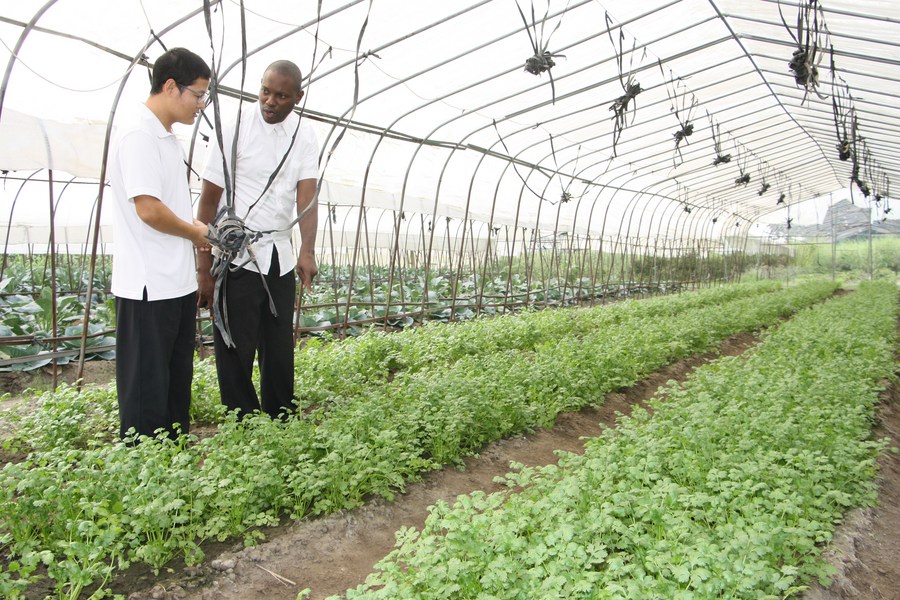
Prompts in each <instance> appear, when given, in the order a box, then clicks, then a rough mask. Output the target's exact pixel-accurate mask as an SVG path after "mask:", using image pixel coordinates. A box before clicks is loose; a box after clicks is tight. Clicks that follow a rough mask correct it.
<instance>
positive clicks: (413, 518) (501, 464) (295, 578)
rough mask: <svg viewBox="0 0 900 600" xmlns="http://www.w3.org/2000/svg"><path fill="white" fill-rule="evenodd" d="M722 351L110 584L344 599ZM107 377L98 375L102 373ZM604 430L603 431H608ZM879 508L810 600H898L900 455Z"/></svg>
mask: <svg viewBox="0 0 900 600" xmlns="http://www.w3.org/2000/svg"><path fill="white" fill-rule="evenodd" d="M754 343H756V338H755V337H754V336H752V335H749V334H745V335H740V336H736V337H733V338H731V339H729V340H728V341H726V342H725V343H724V344H722V346H721V347H720V351H719V353H720V354H722V355H737V354H740V353H742V352H743V351H744V350H746V349H747V348H748V347H750V346H751V345H753V344H754ZM716 356H718V354H716V353H711V354H707V355H702V356H696V357H693V358H691V359H690V360H685V361H681V362H678V363H676V364H674V365H671V366H669V367H667V368H665V369H663V370H660V371H658V372H656V373H653V374H652V375H651V376H650V377H648V378H647V379H645V380H644V381H642V382H640V383H638V384H637V385H635V386H633V387H631V388H628V389H624V390H619V391H617V392H614V393H611V394H609V395H608V396H607V397H606V399H605V401H604V402H603V404H602V406H601V407H600V408H599V409H593V408H588V409H585V410H582V411H580V412H577V413H566V414H562V415H560V416H559V417H558V419H557V422H556V425H555V426H554V427H553V428H552V429H541V430H538V431H536V432H534V433H532V434H528V435H522V436H518V437H514V438H511V439H506V440H502V441H499V442H496V443H494V444H491V445H490V446H488V447H486V448H485V449H484V450H483V451H482V452H481V454H480V455H479V456H475V457H471V458H469V459H467V460H466V461H465V466H464V468H462V469H454V468H445V469H442V470H439V471H434V472H431V473H428V474H426V475H425V476H424V478H423V480H422V481H420V482H418V483H415V484H411V485H409V486H408V487H407V489H406V491H405V492H404V493H403V494H400V495H398V496H397V497H396V498H395V499H394V500H393V501H391V502H387V501H384V500H381V499H373V500H371V501H370V502H368V503H367V504H366V505H365V506H362V507H359V508H357V509H354V510H351V511H344V512H341V513H337V514H334V515H330V516H327V517H323V518H318V519H311V520H304V521H295V522H291V521H285V522H284V523H283V524H282V525H281V526H278V527H272V528H267V529H265V530H264V533H265V535H266V539H267V540H268V541H266V542H264V543H262V544H260V545H259V546H257V547H254V548H246V549H245V548H243V547H242V545H241V544H240V543H238V544H212V545H207V546H205V547H204V550H205V552H206V560H205V561H204V563H203V564H202V565H199V566H196V567H185V566H184V565H174V564H173V565H171V566H170V568H169V569H167V570H166V571H164V572H162V573H160V574H159V575H154V574H153V573H151V572H149V571H148V570H147V569H146V568H145V567H135V568H132V569H131V570H129V571H128V572H126V573H124V574H123V575H122V576H120V577H118V578H117V579H116V580H115V581H114V582H113V583H112V589H113V590H114V592H116V593H119V594H124V595H126V597H127V598H128V600H151V599H153V600H252V599H255V598H264V599H266V600H282V599H283V600H295V599H296V598H297V597H298V596H297V595H298V592H300V591H301V590H304V589H306V588H309V589H310V590H311V592H310V593H309V595H308V596H305V597H306V598H308V599H310V600H319V599H322V598H326V597H327V596H329V595H332V594H341V593H343V592H344V591H345V590H347V589H349V588H352V587H355V586H356V585H358V584H360V583H362V582H363V581H364V580H365V577H366V575H368V574H369V573H370V572H371V571H372V569H373V566H374V565H375V563H377V562H378V561H379V560H380V559H381V558H383V557H384V556H385V555H386V554H387V553H388V552H390V550H391V549H392V548H393V546H394V532H395V531H397V530H398V529H400V528H401V527H416V528H421V527H422V525H423V524H424V521H425V518H426V516H427V514H428V507H429V506H431V505H432V504H434V503H435V502H436V501H438V500H446V501H448V502H452V501H453V500H454V499H455V498H456V496H458V495H460V494H466V493H469V492H472V491H474V490H484V491H486V492H491V491H495V490H498V489H500V487H501V486H500V485H499V484H497V483H496V482H495V481H494V478H495V477H497V476H500V475H504V474H505V473H506V472H507V471H508V470H509V464H510V462H511V461H517V462H521V463H524V464H528V465H542V464H548V463H551V462H556V459H557V456H556V454H555V452H556V451H557V450H567V451H571V452H581V451H582V450H583V442H582V438H583V437H594V436H597V435H599V434H600V432H601V430H602V427H603V426H614V425H615V420H616V418H617V416H618V415H619V414H620V413H623V414H627V413H628V412H630V409H631V407H632V406H633V405H634V404H637V403H644V402H645V401H646V400H648V399H649V398H650V397H652V396H653V394H654V393H655V392H656V391H657V389H658V388H659V387H660V386H662V385H664V384H665V383H666V382H667V381H669V380H678V381H680V380H683V379H684V378H685V377H686V375H687V374H688V373H689V372H690V371H691V370H692V369H694V368H695V367H697V366H699V365H702V364H704V363H706V362H708V361H710V360H712V359H714V358H716ZM98 370H99V369H98ZM601 424H602V425H601ZM874 435H875V437H877V438H888V439H889V440H890V446H891V447H900V387H898V386H897V385H894V386H893V387H892V388H890V389H888V390H887V391H886V392H885V393H884V395H883V397H882V403H881V405H880V408H879V411H878V418H877V422H876V424H875V428H874ZM879 463H880V476H879V486H880V492H879V505H878V506H877V507H875V508H868V509H860V510H856V511H853V512H852V513H850V514H849V515H848V516H847V518H846V520H845V522H844V524H842V525H841V526H840V527H839V529H838V531H837V532H836V536H835V539H834V543H833V544H832V545H831V546H830V547H829V549H827V550H826V555H827V556H828V559H829V560H830V561H831V562H832V563H833V564H834V565H835V566H836V568H837V569H838V575H837V576H836V577H835V579H834V583H833V585H832V586H831V587H830V588H828V589H823V588H821V587H820V586H818V585H816V586H813V588H812V589H810V590H809V591H808V592H807V593H806V594H805V596H804V598H806V599H807V600H831V599H849V598H853V599H862V600H868V599H872V600H876V599H878V600H883V599H893V600H900V453H896V452H885V453H883V455H882V456H881V458H880V461H879Z"/></svg>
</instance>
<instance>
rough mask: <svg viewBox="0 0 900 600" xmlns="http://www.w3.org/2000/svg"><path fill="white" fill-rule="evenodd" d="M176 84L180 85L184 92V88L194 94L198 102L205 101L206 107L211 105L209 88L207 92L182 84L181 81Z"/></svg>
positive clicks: (179, 87)
mask: <svg viewBox="0 0 900 600" xmlns="http://www.w3.org/2000/svg"><path fill="white" fill-rule="evenodd" d="M176 85H178V89H179V90H181V91H182V92H183V91H184V90H187V91H189V92H190V93H191V94H192V95H193V96H194V98H196V99H197V102H202V103H203V106H204V107H206V106H209V101H210V100H212V98H211V97H210V95H209V90H207V91H205V92H198V91H197V90H192V89H191V88H189V87H188V86H186V85H181V84H180V83H179V84H176Z"/></svg>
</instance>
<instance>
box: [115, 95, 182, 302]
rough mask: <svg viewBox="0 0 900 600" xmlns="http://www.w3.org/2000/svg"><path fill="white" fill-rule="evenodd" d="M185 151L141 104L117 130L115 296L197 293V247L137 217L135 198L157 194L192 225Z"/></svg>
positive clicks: (159, 297) (158, 297)
mask: <svg viewBox="0 0 900 600" xmlns="http://www.w3.org/2000/svg"><path fill="white" fill-rule="evenodd" d="M186 173H187V167H186V165H185V163H184V150H183V149H182V147H181V143H180V142H179V141H178V139H177V138H176V137H175V134H174V133H172V132H170V131H166V129H165V128H164V127H163V124H162V123H161V122H160V121H159V119H158V118H157V117H156V115H154V114H153V112H152V111H151V110H150V109H149V108H147V107H146V106H145V105H143V104H141V105H140V107H138V109H137V114H136V115H134V118H133V119H130V120H129V122H128V123H127V124H125V125H123V126H120V127H117V130H116V133H115V136H114V138H113V142H112V145H111V150H110V161H109V182H110V186H111V189H112V208H113V226H114V228H115V229H114V231H115V240H114V241H115V243H114V250H113V271H112V293H113V294H114V295H115V296H117V297H119V298H129V299H132V300H141V299H142V298H143V294H144V288H146V290H147V299H148V300H165V299H169V298H180V297H182V296H186V295H187V294H190V293H191V292H194V291H196V290H197V276H196V264H195V261H194V248H193V244H192V243H191V242H190V241H189V240H186V239H184V238H180V237H178V236H174V235H169V234H165V233H161V232H159V231H157V230H156V229H153V228H152V227H150V226H149V225H147V224H146V223H144V221H142V220H141V218H140V217H138V214H137V211H136V210H135V205H134V198H135V197H136V196H142V195H146V196H153V197H154V198H157V199H159V200H160V201H161V202H162V203H163V204H165V205H166V206H168V207H169V209H171V211H172V212H173V213H175V215H176V216H178V217H179V218H181V219H183V220H184V221H187V222H188V223H190V222H192V221H193V214H194V211H193V207H192V206H191V192H190V188H189V187H188V181H187V175H186Z"/></svg>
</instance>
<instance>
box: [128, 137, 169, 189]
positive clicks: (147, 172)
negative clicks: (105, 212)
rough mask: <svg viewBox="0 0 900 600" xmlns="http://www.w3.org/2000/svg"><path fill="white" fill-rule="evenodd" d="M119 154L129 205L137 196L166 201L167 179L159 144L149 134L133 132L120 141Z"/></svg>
mask: <svg viewBox="0 0 900 600" xmlns="http://www.w3.org/2000/svg"><path fill="white" fill-rule="evenodd" d="M117 153H118V161H119V168H120V169H121V175H122V188H123V190H124V192H125V198H127V200H128V201H129V202H134V199H135V198H136V197H137V196H153V197H154V198H157V199H159V200H163V191H162V182H163V180H164V179H165V178H164V176H163V172H162V160H161V158H160V155H159V150H158V149H157V147H156V140H154V139H153V138H152V137H151V136H150V135H149V134H148V133H146V132H143V131H132V132H129V133H128V134H126V135H125V136H124V137H123V138H122V139H120V140H119V145H118V148H117Z"/></svg>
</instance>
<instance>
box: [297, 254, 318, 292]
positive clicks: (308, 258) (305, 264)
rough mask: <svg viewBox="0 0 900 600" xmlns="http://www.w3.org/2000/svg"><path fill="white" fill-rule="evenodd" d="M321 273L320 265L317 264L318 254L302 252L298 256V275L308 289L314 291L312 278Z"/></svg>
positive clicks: (301, 283)
mask: <svg viewBox="0 0 900 600" xmlns="http://www.w3.org/2000/svg"><path fill="white" fill-rule="evenodd" d="M318 273H319V267H318V266H316V255H315V254H312V253H306V252H301V253H300V256H298V257H297V275H298V276H299V277H300V285H302V286H303V287H304V288H306V290H307V291H309V292H311V291H312V280H313V278H315V276H316V275H318Z"/></svg>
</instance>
